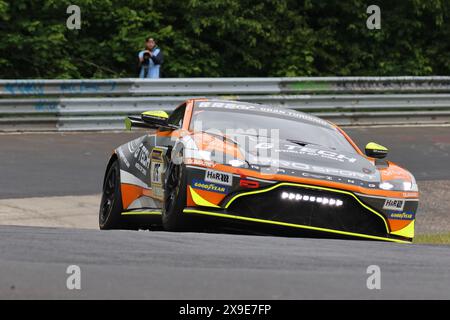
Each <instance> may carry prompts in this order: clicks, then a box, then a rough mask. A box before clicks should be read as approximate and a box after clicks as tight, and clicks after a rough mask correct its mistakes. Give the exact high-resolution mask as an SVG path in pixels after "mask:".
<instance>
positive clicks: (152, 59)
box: [138, 37, 164, 79]
mask: <svg viewBox="0 0 450 320" xmlns="http://www.w3.org/2000/svg"><path fill="white" fill-rule="evenodd" d="M138 57H139V78H142V79H157V78H159V77H160V72H161V65H162V63H163V60H164V57H163V53H162V51H161V49H160V48H159V47H158V46H157V45H156V41H155V40H154V39H153V38H152V37H148V38H147V39H145V49H144V50H142V51H140V52H139V54H138Z"/></svg>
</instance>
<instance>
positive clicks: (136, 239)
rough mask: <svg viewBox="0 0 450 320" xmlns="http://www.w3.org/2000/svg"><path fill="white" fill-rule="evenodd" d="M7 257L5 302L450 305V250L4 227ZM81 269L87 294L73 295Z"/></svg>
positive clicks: (1, 237)
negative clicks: (371, 283)
mask: <svg viewBox="0 0 450 320" xmlns="http://www.w3.org/2000/svg"><path fill="white" fill-rule="evenodd" d="M0 249H1V252H2V253H1V256H0V270H1V277H0V298H3V299H14V298H21V299H28V298H34V299H43V298H45V299H94V298H95V299H227V300H228V299H450V268H449V266H450V249H449V248H448V247H439V246H423V245H401V244H392V243H384V242H367V241H345V240H324V239H300V238H284V237H261V236H244V235H230V234H214V233H177V234H174V233H169V232H155V231H153V232H145V231H139V232H133V231H114V232H112V231H104V232H101V231H95V230H81V229H80V230H69V229H51V228H31V227H0ZM73 264H75V265H78V266H79V267H80V271H81V274H80V276H81V277H80V279H81V283H80V284H81V289H80V290H68V289H67V287H66V281H67V277H68V276H69V275H68V274H66V270H67V267H68V266H69V265H73ZM370 265H377V266H379V268H380V272H381V273H380V274H381V287H380V289H379V290H378V289H372V290H369V289H368V288H367V279H368V277H369V276H370V275H369V274H367V268H368V267H369V266H370Z"/></svg>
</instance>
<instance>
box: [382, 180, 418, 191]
mask: <svg viewBox="0 0 450 320" xmlns="http://www.w3.org/2000/svg"><path fill="white" fill-rule="evenodd" d="M379 187H380V189H383V190H391V191H419V188H418V187H417V184H416V183H415V181H413V182H410V181H404V180H389V181H384V182H382V183H380V184H379Z"/></svg>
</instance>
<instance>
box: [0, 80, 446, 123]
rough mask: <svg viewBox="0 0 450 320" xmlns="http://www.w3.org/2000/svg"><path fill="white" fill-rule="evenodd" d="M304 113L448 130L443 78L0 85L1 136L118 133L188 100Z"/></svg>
mask: <svg viewBox="0 0 450 320" xmlns="http://www.w3.org/2000/svg"><path fill="white" fill-rule="evenodd" d="M200 96H203V97H215V98H217V97H218V98H226V99H230V100H240V101H247V102H257V103H264V104H269V105H276V106H283V107H287V108H293V109H297V110H302V111H307V112H311V113H313V114H316V115H318V116H320V117H322V118H324V119H329V120H331V121H333V122H335V123H337V124H341V125H378V124H417V123H421V124H423V123H434V124H435V123H450V77H344V78H338V77H327V78H214V79H212V78H189V79H158V80H140V79H106V80H0V131H18V130H25V131H34V130H37V131H40V130H45V131H49V130H50V131H55V130H108V129H122V128H123V118H124V116H125V115H130V114H138V113H140V112H142V111H145V110H157V109H163V110H166V111H170V110H172V109H173V108H174V107H176V106H177V105H178V104H179V103H181V102H182V101H184V100H186V99H189V98H193V97H200Z"/></svg>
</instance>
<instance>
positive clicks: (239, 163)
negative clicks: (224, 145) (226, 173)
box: [228, 159, 248, 168]
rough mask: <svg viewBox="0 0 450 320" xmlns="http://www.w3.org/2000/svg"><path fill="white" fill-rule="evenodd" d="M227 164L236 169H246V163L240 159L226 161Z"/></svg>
mask: <svg viewBox="0 0 450 320" xmlns="http://www.w3.org/2000/svg"><path fill="white" fill-rule="evenodd" d="M228 164H229V165H231V166H233V167H238V168H247V167H248V165H247V162H245V161H244V160H240V159H231V160H229V161H228Z"/></svg>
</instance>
